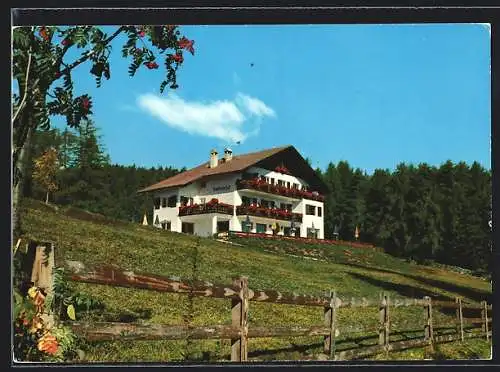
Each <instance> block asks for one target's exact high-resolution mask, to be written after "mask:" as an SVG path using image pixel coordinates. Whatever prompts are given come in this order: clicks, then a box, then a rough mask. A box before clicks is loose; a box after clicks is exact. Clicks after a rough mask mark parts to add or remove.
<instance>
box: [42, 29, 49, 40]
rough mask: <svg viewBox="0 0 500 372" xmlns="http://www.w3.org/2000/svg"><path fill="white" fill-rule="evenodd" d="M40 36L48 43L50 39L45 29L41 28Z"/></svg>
mask: <svg viewBox="0 0 500 372" xmlns="http://www.w3.org/2000/svg"><path fill="white" fill-rule="evenodd" d="M40 36H41V37H42V38H43V40H45V41H49V39H50V37H49V34H48V33H47V29H46V28H45V27H42V29H41V30H40Z"/></svg>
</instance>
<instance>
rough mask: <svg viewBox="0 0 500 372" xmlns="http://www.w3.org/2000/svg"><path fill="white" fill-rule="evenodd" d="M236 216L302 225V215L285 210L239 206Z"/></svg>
mask: <svg viewBox="0 0 500 372" xmlns="http://www.w3.org/2000/svg"><path fill="white" fill-rule="evenodd" d="M236 215H238V216H240V215H249V216H256V217H267V218H273V219H276V220H284V221H291V220H292V219H294V221H295V222H300V223H302V213H293V212H289V211H287V210H284V209H271V208H262V207H255V206H247V205H239V206H237V207H236Z"/></svg>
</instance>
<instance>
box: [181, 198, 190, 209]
mask: <svg viewBox="0 0 500 372" xmlns="http://www.w3.org/2000/svg"><path fill="white" fill-rule="evenodd" d="M188 202H189V198H188V197H186V196H181V205H182V206H183V207H185V206H186V205H187V204H188Z"/></svg>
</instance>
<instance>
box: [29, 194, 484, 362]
mask: <svg viewBox="0 0 500 372" xmlns="http://www.w3.org/2000/svg"><path fill="white" fill-rule="evenodd" d="M23 227H24V229H25V230H26V237H28V238H33V239H41V240H49V241H53V242H54V243H55V249H56V250H55V252H56V262H61V261H60V260H61V259H71V260H79V261H83V262H85V263H88V264H100V263H106V264H114V265H118V266H120V267H123V268H125V269H130V270H134V271H142V272H149V273H154V274H160V275H175V276H180V277H182V278H191V277H193V276H195V277H196V278H198V279H201V280H209V281H212V282H216V283H230V282H231V278H232V277H234V276H238V275H246V276H248V277H249V285H250V287H251V288H252V289H276V290H281V291H287V292H291V291H294V292H298V293H307V294H316V295H323V294H325V293H326V292H328V291H329V290H331V289H335V290H336V292H337V294H338V295H339V296H340V297H341V298H342V297H359V296H365V297H369V298H378V296H379V293H380V292H381V291H386V293H388V294H389V295H390V296H391V298H402V297H421V296H424V295H430V296H432V297H434V298H439V297H444V298H448V299H454V298H455V297H456V296H460V297H462V298H464V301H467V302H476V301H479V300H482V299H485V298H486V297H487V296H489V295H490V294H491V287H490V283H488V282H485V281H483V280H480V279H478V278H475V277H472V276H468V275H462V274H458V273H455V272H449V271H445V270H443V269H436V268H431V267H425V266H417V265H410V264H408V263H406V262H405V261H402V260H398V259H395V258H393V257H391V256H389V255H386V254H384V253H380V252H375V251H373V250H367V249H360V248H349V247H340V246H331V247H330V246H324V245H321V246H319V245H318V246H315V245H312V244H298V243H294V244H291V243H289V242H270V241H263V240H259V239H243V238H239V239H238V240H235V242H236V243H238V244H240V245H230V244H225V243H221V242H218V241H215V240H213V239H207V238H198V237H194V236H186V235H183V234H178V233H172V232H168V231H163V230H159V229H156V228H153V227H149V226H142V225H138V224H130V223H125V222H119V221H113V220H109V219H106V218H104V217H101V216H98V215H93V214H90V213H88V212H84V211H80V210H76V209H58V210H56V209H54V208H51V207H47V206H45V205H43V204H41V203H39V202H35V201H30V200H28V201H26V205H25V206H24V212H23ZM304 251H305V252H304ZM290 254H293V255H294V256H293V257H292V256H290ZM304 254H306V255H309V256H315V258H316V259H317V260H311V259H305V258H304V257H300V256H301V255H304ZM73 286H74V288H75V290H77V291H80V292H83V293H86V294H89V295H91V296H92V297H93V298H96V299H99V300H100V301H102V302H103V303H104V304H105V309H104V311H103V312H101V311H97V312H92V311H91V312H88V313H80V314H78V317H79V319H86V318H88V319H101V320H117V319H118V320H123V317H124V315H127V314H128V315H129V316H130V317H132V318H133V319H134V320H135V321H141V322H146V323H162V324H187V323H190V324H195V325H203V324H210V325H213V324H229V323H230V303H229V301H224V300H217V299H205V298H195V299H193V300H192V301H190V300H189V299H188V298H187V296H178V295H173V294H158V293H151V292H147V291H140V290H131V289H125V288H108V287H104V286H96V285H87V284H73ZM377 313H378V310H374V309H359V310H357V309H356V310H355V311H352V310H347V309H346V310H341V311H339V314H338V321H339V323H341V324H346V325H347V324H358V325H359V324H363V325H367V326H373V325H376V324H377ZM138 314H139V315H138ZM453 316H454V314H444V313H440V312H437V311H436V312H435V315H434V318H435V323H436V324H445V323H446V325H450V326H453V321H454V317H453ZM322 317H323V314H322V310H320V309H317V308H308V307H300V306H288V305H272V304H262V303H252V304H251V306H250V319H249V321H250V326H252V325H262V326H265V325H292V324H295V325H304V326H305V325H318V324H322V322H323V319H322ZM421 318H422V310H421V309H419V308H407V309H401V311H400V310H399V309H398V311H395V312H394V314H393V315H392V324H391V326H392V330H393V335H392V336H391V337H392V338H391V341H392V340H393V339H394V340H396V339H398V337H399V339H401V338H402V337H404V336H408V335H405V334H400V335H398V332H397V331H398V330H403V329H406V328H407V325H406V324H405V326H404V327H400V324H402V323H403V322H408V321H414V323H415V327H416V329H419V327H421V324H422V319H421ZM373 336H376V335H375V334H373ZM350 338H352V337H349V338H347V337H345V336H344V335H341V336H340V338H339V341H338V349H339V350H340V349H342V347H346V348H347V347H349V346H350V345H351V346H352V345H355V344H353V341H352V340H350ZM360 342H361V343H362V344H363V343H364V344H367V345H368V344H372V343H373V342H375V343H376V342H377V339H376V338H373V339H372V340H370V339H367V340H366V341H356V343H357V344H360ZM294 345H296V346H294ZM300 345H301V346H300ZM304 345H305V346H304ZM321 345H322V339H321V338H320V337H301V338H282V339H271V338H267V339H264V338H263V339H252V340H251V342H250V347H249V350H250V353H249V356H250V358H251V359H257V360H263V359H269V360H280V359H303V358H307V357H308V356H309V355H311V354H314V353H317V352H319V351H320V350H321ZM467 345H468V346H467ZM467 345H461V346H457V347H455V348H452V349H450V350H453V352H452V353H451V354H450V355H451V356H452V357H463V358H470V357H473V356H476V357H480V356H482V357H484V356H488V353H489V346H488V345H487V344H486V343H485V342H483V341H482V340H475V341H469V342H468V343H467ZM471 345H472V346H471ZM448 347H449V346H448ZM471 348H472V349H474V350H475V351H474V352H473V353H472V352H471V351H470V350H472V349H471ZM478 350H479V351H478ZM229 351H230V348H229V341H220V342H219V341H203V342H202V341H199V342H195V341H191V340H185V341H160V342H158V341H157V342H149V341H141V342H128V343H125V342H119V341H115V342H105V343H99V344H89V345H88V350H87V359H88V360H90V361H166V360H186V359H190V360H193V359H200V360H201V359H209V360H218V359H225V358H227V355H228V354H229ZM426 352H427V351H426V350H420V351H418V350H417V351H415V350H413V351H408V352H404V353H394V354H393V355H392V356H391V357H394V358H398V357H399V358H403V359H404V358H411V359H415V358H422V357H424V356H425V355H426V354H425V353H426ZM471 353H472V354H471Z"/></svg>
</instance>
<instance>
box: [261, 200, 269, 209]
mask: <svg viewBox="0 0 500 372" xmlns="http://www.w3.org/2000/svg"><path fill="white" fill-rule="evenodd" d="M260 206H261V207H262V208H269V201H267V200H264V199H262V200H261V201H260Z"/></svg>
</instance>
